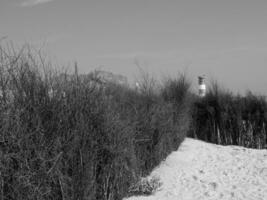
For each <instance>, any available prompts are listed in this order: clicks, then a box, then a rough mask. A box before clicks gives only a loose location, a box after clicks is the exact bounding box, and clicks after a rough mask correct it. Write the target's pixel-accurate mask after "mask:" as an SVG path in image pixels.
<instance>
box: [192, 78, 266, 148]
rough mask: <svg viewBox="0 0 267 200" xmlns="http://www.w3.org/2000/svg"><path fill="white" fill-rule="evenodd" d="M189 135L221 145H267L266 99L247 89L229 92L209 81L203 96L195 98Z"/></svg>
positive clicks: (262, 146)
mask: <svg viewBox="0 0 267 200" xmlns="http://www.w3.org/2000/svg"><path fill="white" fill-rule="evenodd" d="M193 119H194V120H193V122H194V123H193V124H192V130H191V133H190V134H191V136H192V137H196V138H199V139H202V140H205V141H208V142H212V143H216V144H223V145H240V146H244V147H250V148H258V149H262V148H267V134H266V123H267V102H266V99H265V97H264V96H259V95H255V94H253V93H252V92H248V93H247V94H246V95H244V96H241V95H233V94H232V93H231V92H229V91H226V90H224V89H221V88H220V87H219V85H218V84H217V83H213V84H212V85H211V87H210V89H209V90H208V92H207V95H206V96H205V97H204V98H198V97H197V98H196V100H195V104H194V114H193Z"/></svg>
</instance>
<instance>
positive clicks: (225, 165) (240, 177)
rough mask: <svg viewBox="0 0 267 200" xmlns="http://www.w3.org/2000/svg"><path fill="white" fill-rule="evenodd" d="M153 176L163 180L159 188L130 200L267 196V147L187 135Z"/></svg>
mask: <svg viewBox="0 0 267 200" xmlns="http://www.w3.org/2000/svg"><path fill="white" fill-rule="evenodd" d="M153 176H156V177H159V178H160V180H161V182H162V186H161V187H160V188H159V190H158V191H156V192H155V193H154V194H152V195H150V196H138V197H131V198H128V199H127V200H185V199H188V200H202V199H203V200H211V199H213V200H217V199H218V200H220V199H225V200H230V199H232V200H233V199H235V200H237V199H240V200H260V199H262V200H267V150H255V149H248V148H243V147H237V146H220V145H214V144H209V143H205V142H201V141H198V140H194V139H189V138H187V139H186V140H185V141H184V142H183V143H182V145H181V146H180V148H179V150H178V151H176V152H173V153H172V154H171V155H169V156H168V157H167V159H166V160H165V161H163V162H162V163H161V164H160V166H159V167H157V168H155V169H154V171H153V172H152V173H151V175H150V177H153Z"/></svg>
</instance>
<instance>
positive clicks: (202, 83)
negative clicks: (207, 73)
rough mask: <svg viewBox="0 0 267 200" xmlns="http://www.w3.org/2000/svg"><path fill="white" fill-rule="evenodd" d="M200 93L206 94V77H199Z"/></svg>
mask: <svg viewBox="0 0 267 200" xmlns="http://www.w3.org/2000/svg"><path fill="white" fill-rule="evenodd" d="M198 95H199V96H200V97H204V96H205V95H206V85H205V77H204V76H199V77H198Z"/></svg>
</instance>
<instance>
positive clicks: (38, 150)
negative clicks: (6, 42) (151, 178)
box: [0, 48, 190, 200]
mask: <svg viewBox="0 0 267 200" xmlns="http://www.w3.org/2000/svg"><path fill="white" fill-rule="evenodd" d="M38 56H39V55H37V56H36V55H34V54H32V53H31V52H30V49H27V48H26V49H24V50H21V51H20V52H16V51H13V50H12V51H10V50H9V51H8V49H3V48H0V92H1V94H0V158H1V160H0V173H1V174H0V199H3V200H12V199H13V200H20V199H23V200H25V199H38V200H41V199H44V200H45V199H51V200H52V199H64V200H67V199H73V200H78V199H80V200H82V199H92V200H95V199H103V200H118V199H121V198H122V197H123V196H126V195H127V194H128V190H129V187H130V186H131V184H133V183H135V182H136V181H138V179H139V178H140V177H141V176H143V175H146V174H148V173H149V172H150V171H151V169H152V168H153V167H155V166H156V165H157V164H158V163H159V162H160V161H161V160H163V159H164V158H165V157H166V156H167V155H168V154H169V153H170V152H171V151H173V150H176V149H177V148H178V146H179V144H180V143H181V142H182V141H183V139H184V137H185V135H186V133H187V131H188V127H189V124H190V112H189V109H190V107H189V102H190V101H189V98H188V90H189V84H188V83H187V81H186V80H185V77H184V76H182V75H181V76H180V77H178V78H177V79H172V80H168V81H166V82H165V83H164V84H161V85H159V84H156V83H155V82H154V81H153V80H152V79H150V78H148V77H147V76H143V78H144V79H143V81H141V84H140V87H139V88H138V89H132V88H130V87H128V86H125V85H118V84H114V83H104V82H102V81H101V80H100V79H99V77H98V76H97V73H96V74H89V75H88V76H78V75H77V74H76V75H68V74H67V73H56V72H53V71H52V70H49V63H46V62H45V60H44V59H42V57H38Z"/></svg>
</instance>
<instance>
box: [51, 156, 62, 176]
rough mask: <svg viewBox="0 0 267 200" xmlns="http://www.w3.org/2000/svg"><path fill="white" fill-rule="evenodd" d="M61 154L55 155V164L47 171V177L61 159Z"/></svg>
mask: <svg viewBox="0 0 267 200" xmlns="http://www.w3.org/2000/svg"><path fill="white" fill-rule="evenodd" d="M62 154H63V152H62V151H61V152H60V153H59V154H58V155H57V157H56V159H55V162H54V164H53V166H52V167H51V168H50V169H49V170H48V172H47V175H48V174H50V173H51V172H52V171H53V170H54V168H55V167H56V165H57V163H58V161H59V159H60V158H61V156H62Z"/></svg>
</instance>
